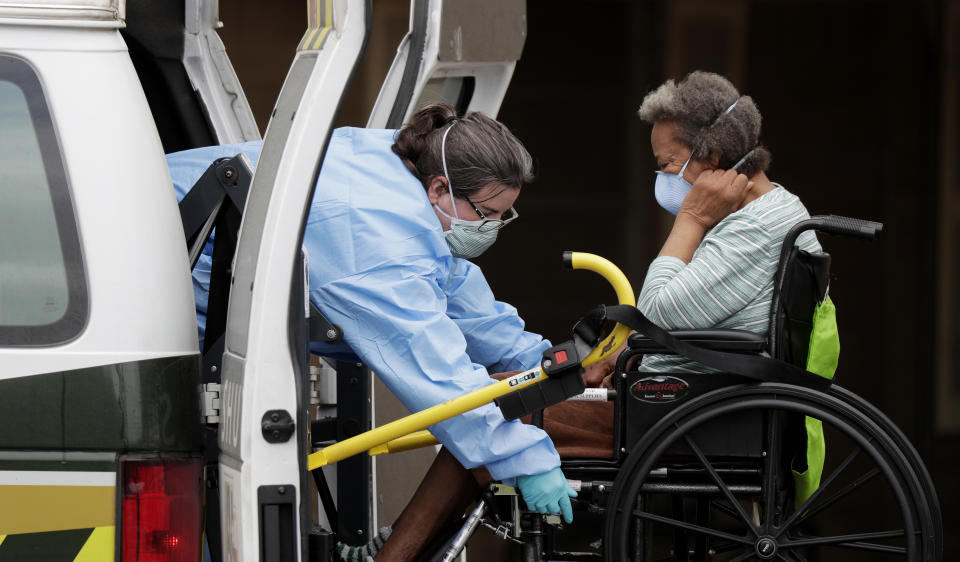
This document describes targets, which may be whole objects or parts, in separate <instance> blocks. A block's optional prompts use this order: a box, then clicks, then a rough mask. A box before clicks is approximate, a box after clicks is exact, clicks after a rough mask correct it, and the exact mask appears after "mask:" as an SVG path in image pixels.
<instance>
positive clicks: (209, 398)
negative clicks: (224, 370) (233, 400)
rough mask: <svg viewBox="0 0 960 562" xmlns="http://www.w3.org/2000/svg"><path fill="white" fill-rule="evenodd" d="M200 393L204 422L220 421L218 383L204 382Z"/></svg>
mask: <svg viewBox="0 0 960 562" xmlns="http://www.w3.org/2000/svg"><path fill="white" fill-rule="evenodd" d="M202 394H203V415H202V416H201V417H202V418H203V421H204V423H220V383H215V382H208V383H206V384H204V385H203V393H202Z"/></svg>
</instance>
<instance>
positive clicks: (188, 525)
mask: <svg viewBox="0 0 960 562" xmlns="http://www.w3.org/2000/svg"><path fill="white" fill-rule="evenodd" d="M122 473H123V488H122V491H123V508H122V509H123V514H122V517H123V519H122V525H123V528H122V531H121V532H122V533H123V559H122V560H123V562H196V561H197V560H200V541H201V509H202V493H203V461H202V459H139V460H127V461H123V468H122Z"/></svg>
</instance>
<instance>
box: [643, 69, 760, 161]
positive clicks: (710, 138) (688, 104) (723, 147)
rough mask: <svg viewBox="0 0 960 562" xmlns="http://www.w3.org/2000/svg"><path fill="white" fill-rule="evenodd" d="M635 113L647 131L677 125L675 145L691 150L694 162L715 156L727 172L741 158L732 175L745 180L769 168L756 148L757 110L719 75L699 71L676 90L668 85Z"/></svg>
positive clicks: (674, 85)
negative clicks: (669, 123) (655, 126)
mask: <svg viewBox="0 0 960 562" xmlns="http://www.w3.org/2000/svg"><path fill="white" fill-rule="evenodd" d="M734 104H735V105H734ZM731 106H732V108H731ZM728 109H729V111H728ZM637 113H638V114H639V115H640V119H641V120H643V121H644V122H645V123H650V124H651V125H652V124H654V123H657V122H658V121H676V122H677V124H678V127H677V136H676V138H675V140H676V141H677V142H680V143H683V144H684V145H686V146H689V147H690V149H691V152H692V156H693V158H694V160H706V159H708V158H710V157H711V156H717V157H719V159H720V162H719V163H718V166H719V167H720V168H721V169H724V170H727V169H730V168H731V167H732V166H733V165H734V164H736V163H737V162H738V161H739V160H740V159H741V158H743V157H744V155H746V156H747V157H746V159H745V160H744V161H743V163H741V164H740V166H739V167H737V171H739V172H741V173H743V174H745V175H746V176H747V177H751V176H753V175H754V174H756V173H757V172H765V171H767V169H768V168H769V167H770V160H771V155H770V151H769V150H767V148H766V147H764V146H761V145H760V120H761V118H760V110H759V109H757V105H756V104H755V103H754V102H753V100H752V99H751V98H750V96H741V95H740V93H739V92H738V91H737V89H736V88H735V87H734V86H733V84H731V83H730V81H729V80H727V79H726V78H724V77H723V76H720V75H719V74H714V73H712V72H703V71H699V70H698V71H695V72H691V73H690V74H688V75H687V76H686V78H684V79H683V80H681V81H680V83H679V84H677V83H674V81H673V80H667V81H666V82H664V83H663V84H662V85H661V86H660V87H659V88H657V89H656V90H654V91H652V92H650V93H649V94H647V95H646V97H644V98H643V103H642V104H641V105H640V110H639V111H638V112H637ZM751 151H752V152H751ZM748 153H749V154H748Z"/></svg>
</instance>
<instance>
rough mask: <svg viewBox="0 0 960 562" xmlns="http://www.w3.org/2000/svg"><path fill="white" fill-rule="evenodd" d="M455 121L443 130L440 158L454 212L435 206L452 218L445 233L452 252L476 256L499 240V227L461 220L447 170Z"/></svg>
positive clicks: (466, 256) (457, 254) (479, 221)
mask: <svg viewBox="0 0 960 562" xmlns="http://www.w3.org/2000/svg"><path fill="white" fill-rule="evenodd" d="M456 124H457V122H456V121H454V122H453V123H452V124H451V125H450V126H449V127H447V130H446V131H444V132H443V139H442V140H441V141H440V159H441V161H442V162H443V175H444V176H446V178H447V189H449V190H450V206H451V207H453V214H454V215H455V216H452V217H451V216H450V215H448V214H447V213H444V212H443V211H442V210H441V209H440V207H437V206H436V205H434V206H433V208H434V209H436V210H437V212H439V213H440V214H441V215H443V216H445V217H447V218H448V219H449V220H450V230H446V231H444V233H443V237H444V238H445V239H446V241H447V246H448V247H449V248H450V253H451V254H453V255H454V257H458V258H467V259H469V258H475V257H477V256H479V255H480V254H482V253H483V252H485V251H486V250H487V248H489V247H490V246H492V245H493V243H494V242H496V241H497V232H499V229H497V228H493V229H489V230H487V229H484V230H481V228H480V227H481V225H483V224H484V223H486V222H488V221H483V220H478V221H467V220H461V219H460V216H459V214H458V213H457V200H456V199H455V198H454V196H453V183H452V182H451V181H450V174H449V173H448V172H447V150H446V147H447V133H449V132H450V129H452V128H453V126H454V125H456Z"/></svg>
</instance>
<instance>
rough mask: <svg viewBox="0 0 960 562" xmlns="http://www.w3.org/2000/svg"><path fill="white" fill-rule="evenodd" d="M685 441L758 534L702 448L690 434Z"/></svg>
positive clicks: (751, 528) (750, 527) (746, 522)
mask: <svg viewBox="0 0 960 562" xmlns="http://www.w3.org/2000/svg"><path fill="white" fill-rule="evenodd" d="M683 438H684V440H685V441H686V442H687V446H688V447H690V450H691V451H693V454H694V455H696V457H697V460H699V461H700V464H702V465H703V467H704V468H706V469H707V472H709V473H710V477H711V478H713V481H714V483H715V484H716V485H717V487H718V488H720V491H721V492H723V495H725V496H726V497H727V500H728V501H729V502H730V503H731V504H732V505H733V507H734V509H736V510H737V513H738V514H739V515H740V518H741V520H742V521H743V522H744V523H745V524H746V525H747V528H748V529H750V531H751V532H753V534H754V535H756V534H757V528H756V525H754V524H753V520H752V519H751V518H750V516H749V515H747V512H746V511H744V509H743V506H742V505H740V502H738V501H737V498H736V497H734V495H733V492H731V491H730V488H728V487H727V485H726V484H724V482H723V479H722V478H720V475H719V474H717V471H716V469H715V468H713V465H712V464H710V461H708V460H707V457H706V456H705V455H704V454H703V451H701V450H700V447H698V446H697V444H696V443H694V442H693V438H691V437H690V434H686V435H684V436H683Z"/></svg>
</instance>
